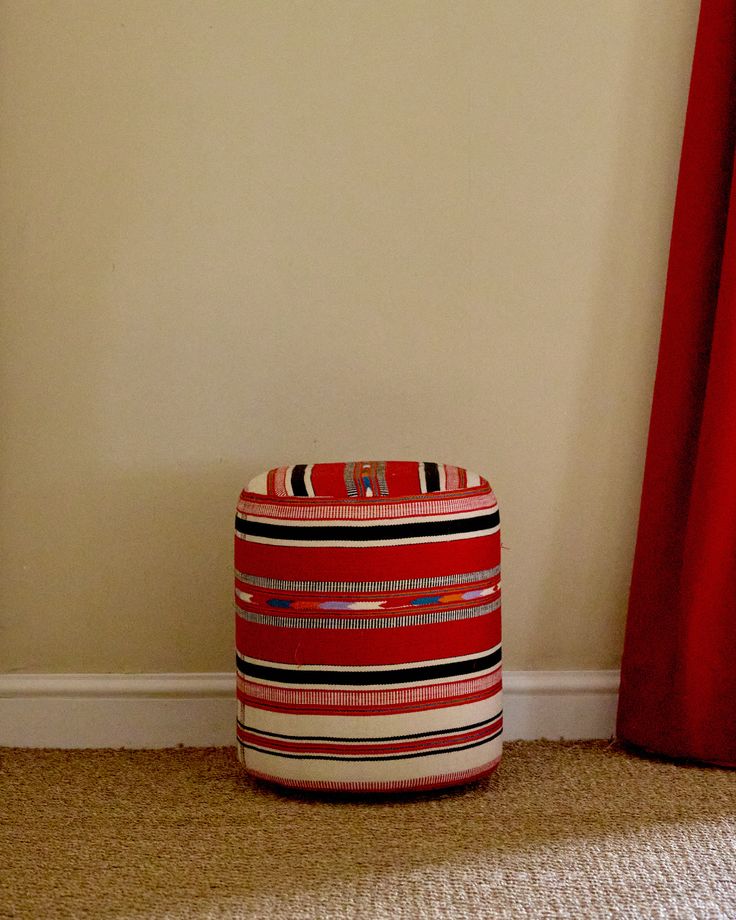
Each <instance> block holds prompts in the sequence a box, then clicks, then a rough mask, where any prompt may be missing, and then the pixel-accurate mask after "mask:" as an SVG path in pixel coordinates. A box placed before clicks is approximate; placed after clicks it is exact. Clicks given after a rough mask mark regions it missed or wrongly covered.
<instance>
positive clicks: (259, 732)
mask: <svg viewBox="0 0 736 920" xmlns="http://www.w3.org/2000/svg"><path fill="white" fill-rule="evenodd" d="M502 714H503V710H502V711H501V712H497V713H496V715H495V716H493V717H492V718H490V719H483V721H482V722H473V723H472V724H470V725H458V726H456V727H455V728H440V729H437V730H436V731H433V732H415V733H414V734H413V735H388V736H387V737H385V738H374V737H373V736H372V735H371V736H370V737H369V738H367V737H365V736H364V737H362V738H333V737H330V736H329V735H282V734H281V733H280V732H266V731H263V729H261V728H254V727H253V726H252V725H244V724H243V723H242V722H241V721H240V719H238V726H239V727H240V728H242V729H243V731H245V732H253V733H254V734H256V735H267V736H268V737H269V738H285V739H287V740H288V741H335V742H339V743H341V744H342V743H344V744H353V743H355V744H371V743H373V742H374V741H408V740H409V739H410V738H433V737H435V736H437V735H453V734H455V733H457V732H469V731H471V730H472V729H474V728H481V727H482V726H483V725H490V724H491V722H495V721H496V720H497V719H500V718H501V715H502ZM338 715H339V713H338Z"/></svg>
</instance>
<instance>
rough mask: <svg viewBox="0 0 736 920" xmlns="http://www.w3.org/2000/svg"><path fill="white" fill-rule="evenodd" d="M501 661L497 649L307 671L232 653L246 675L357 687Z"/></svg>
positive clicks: (456, 673) (407, 680)
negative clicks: (404, 664) (415, 662)
mask: <svg viewBox="0 0 736 920" xmlns="http://www.w3.org/2000/svg"><path fill="white" fill-rule="evenodd" d="M500 660H501V649H500V648H498V649H496V651H495V652H490V653H489V654H488V655H483V656H482V657H480V658H471V659H470V660H469V661H468V660H467V659H466V660H465V661H448V662H447V663H446V664H432V665H423V666H418V667H411V668H398V669H396V670H391V671H385V670H384V671H380V670H375V671H309V670H307V669H305V668H294V669H292V668H278V667H276V668H273V667H269V666H268V665H262V664H253V663H252V662H250V661H243V660H242V659H241V658H240V656H239V655H236V656H235V663H236V666H237V669H238V671H240V673H241V674H244V675H245V676H246V677H260V678H261V680H275V681H279V682H280V683H282V684H346V685H350V686H356V685H358V686H360V685H366V684H368V685H369V684H374V685H375V684H379V685H380V684H403V683H411V682H413V681H418V680H434V679H436V678H441V677H457V676H459V675H461V674H462V675H465V674H475V673H476V672H477V671H485V670H486V668H492V667H493V666H494V665H495V664H498V663H499V661H500Z"/></svg>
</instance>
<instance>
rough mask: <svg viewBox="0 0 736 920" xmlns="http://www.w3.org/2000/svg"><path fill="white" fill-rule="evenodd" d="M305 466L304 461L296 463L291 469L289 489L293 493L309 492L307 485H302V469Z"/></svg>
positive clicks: (303, 469) (302, 493)
mask: <svg viewBox="0 0 736 920" xmlns="http://www.w3.org/2000/svg"><path fill="white" fill-rule="evenodd" d="M306 468H307V464H306V463H298V464H297V465H296V466H295V467H294V468H293V469H292V471H291V491H292V492H293V493H294V495H308V494H309V493H308V492H307V487H306V486H305V485H304V471H305V470H306Z"/></svg>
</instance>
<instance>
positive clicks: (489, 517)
mask: <svg viewBox="0 0 736 920" xmlns="http://www.w3.org/2000/svg"><path fill="white" fill-rule="evenodd" d="M235 604H236V640H237V642H236V644H237V674H238V730H237V734H238V750H239V756H240V759H241V761H242V762H243V763H244V764H245V767H246V769H248V771H249V772H251V773H252V774H254V775H256V776H259V777H261V778H264V779H268V780H272V781H275V782H279V783H282V784H285V785H289V786H296V787H301V788H307V789H324V790H335V791H356V792H360V791H399V790H402V789H426V788H435V787H440V786H448V785H454V784H456V783H461V782H466V781H468V780H471V779H475V778H477V777H480V776H482V775H484V774H486V773H488V772H490V771H491V770H493V769H494V768H495V767H496V765H497V764H498V761H499V759H500V756H501V729H502V711H501V597H500V531H499V514H498V505H497V502H496V498H495V496H494V494H493V491H492V490H491V487H490V485H489V484H488V482H487V481H486V480H485V479H483V478H482V477H480V476H477V475H475V474H473V473H469V472H467V471H465V470H463V469H460V468H459V467H454V466H446V465H443V464H437V463H417V462H407V461H387V462H376V461H359V462H351V463H322V464H315V465H308V464H298V465H295V466H290V467H280V468H278V469H273V470H270V471H269V472H267V473H263V474H261V475H260V476H257V477H256V478H255V479H254V480H252V481H251V482H250V483H249V485H248V488H247V489H245V490H244V491H243V492H242V493H241V496H240V501H239V503H238V510H237V515H236V521H235Z"/></svg>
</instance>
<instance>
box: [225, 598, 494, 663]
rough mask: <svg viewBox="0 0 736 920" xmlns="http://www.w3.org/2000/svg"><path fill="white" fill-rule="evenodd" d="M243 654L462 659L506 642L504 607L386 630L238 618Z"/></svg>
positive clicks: (305, 659)
mask: <svg viewBox="0 0 736 920" xmlns="http://www.w3.org/2000/svg"><path fill="white" fill-rule="evenodd" d="M235 634H236V644H237V649H238V651H239V652H240V653H241V654H242V655H248V656H249V657H251V658H261V659H263V660H265V661H274V662H280V663H282V664H302V665H307V664H331V665H338V666H340V665H372V664H374V665H382V664H408V663H410V662H421V661H431V660H433V659H436V658H439V657H442V658H457V657H459V656H461V655H472V654H474V653H475V652H482V651H484V650H485V649H488V648H493V647H495V646H496V645H498V644H499V643H500V641H501V611H500V609H499V610H495V611H494V612H493V613H490V614H488V615H487V616H482V617H474V618H472V619H468V620H456V621H454V622H450V623H425V624H422V625H420V626H401V627H386V628H385V629H384V628H382V629H380V633H379V632H378V631H377V630H375V629H298V628H297V629H292V628H290V627H286V626H285V627H273V626H263V625H261V624H259V623H248V622H246V621H245V620H244V619H243V618H242V617H236V629H235Z"/></svg>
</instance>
